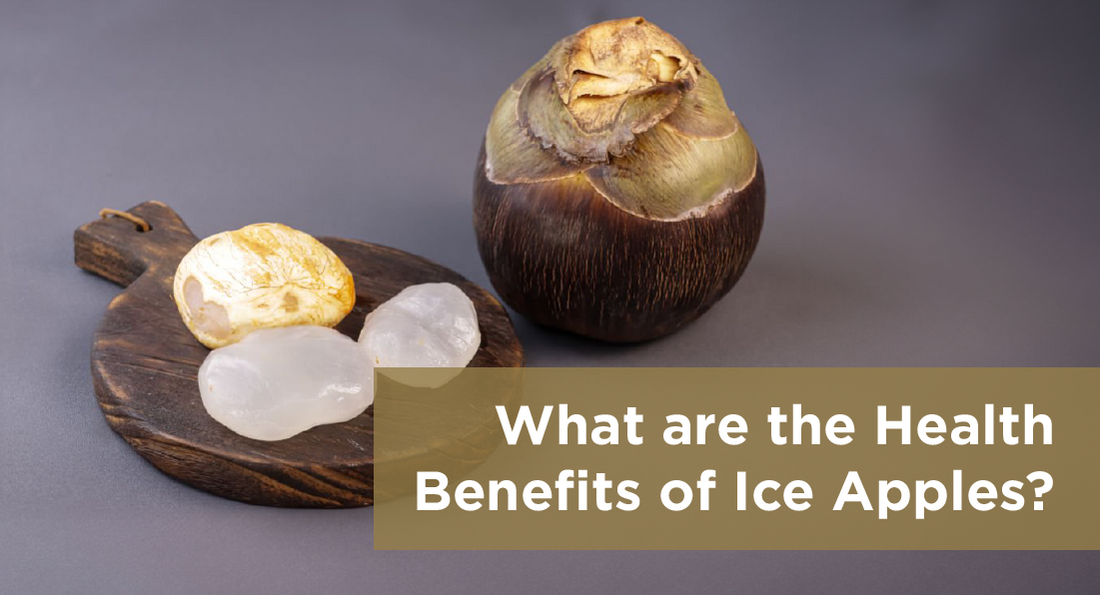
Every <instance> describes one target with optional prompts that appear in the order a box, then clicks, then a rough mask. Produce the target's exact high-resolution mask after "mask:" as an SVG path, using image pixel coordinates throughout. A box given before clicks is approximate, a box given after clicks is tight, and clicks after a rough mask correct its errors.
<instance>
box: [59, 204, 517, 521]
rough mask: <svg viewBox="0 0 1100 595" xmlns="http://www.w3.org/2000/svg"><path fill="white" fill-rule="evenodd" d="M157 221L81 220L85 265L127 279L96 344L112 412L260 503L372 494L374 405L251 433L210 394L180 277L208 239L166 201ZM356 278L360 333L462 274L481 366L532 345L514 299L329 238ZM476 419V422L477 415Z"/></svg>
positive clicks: (346, 501) (184, 475)
mask: <svg viewBox="0 0 1100 595" xmlns="http://www.w3.org/2000/svg"><path fill="white" fill-rule="evenodd" d="M129 212H130V213H133V214H134V215H137V216H139V217H141V218H143V219H145V220H146V221H148V222H149V223H150V224H151V226H152V229H151V230H150V231H148V232H144V233H142V232H139V231H138V230H137V229H136V227H135V225H134V224H133V223H130V222H128V221H125V220H123V219H120V218H109V219H103V220H98V221H94V222H92V223H89V224H87V225H84V226H83V227H81V228H79V229H77V230H76V232H75V234H74V245H75V254H76V264H77V266H79V267H81V268H83V269H85V270H88V271H90V272H92V273H95V274H97V275H100V276H102V277H105V278H107V279H110V280H111V281H114V282H116V283H118V284H120V285H123V286H126V289H125V290H124V291H123V292H122V293H121V294H119V295H118V297H116V298H115V299H114V300H113V301H112V302H111V304H110V306H108V308H107V312H106V314H105V315H104V317H103V320H102V322H101V323H100V326H99V329H98V330H97V331H96V333H95V338H94V340H93V345H92V378H93V382H94V386H95V394H96V397H97V399H98V401H99V404H100V407H101V408H102V409H103V413H104V415H105V416H106V418H107V422H108V424H110V426H111V428H112V429H113V430H114V431H115V432H117V433H118V434H119V435H120V436H122V437H123V438H124V439H126V441H127V442H129V443H130V445H132V446H133V447H134V449H135V450H137V452H139V453H140V454H141V455H142V456H143V457H145V459H147V460H148V461H149V462H150V463H152V464H153V465H154V466H156V467H157V468H158V469H160V470H161V471H163V472H164V473H166V474H168V475H170V476H172V477H174V478H176V479H178V480H180V481H182V482H184V483H187V484H190V485H192V486H195V487H197V488H199V489H202V490H206V491H208V492H211V493H213V494H217V495H219V496H224V497H226V498H232V499H234V500H240V501H242V502H248V503H252V504H264V505H272V506H300V507H322V508H341V507H353V506H365V505H369V504H371V503H372V501H373V487H374V486H373V478H374V465H373V460H374V459H373V449H374V417H373V416H374V409H373V407H371V408H370V409H368V410H367V411H366V412H365V413H364V414H363V415H360V416H359V417H357V418H355V419H353V420H351V421H348V422H345V423H340V424H331V425H325V426H318V427H315V428H312V429H310V430H307V431H306V432H303V433H301V434H299V435H297V436H294V437H292V438H290V439H288V440H283V441H278V442H261V441H257V440H251V439H248V438H244V437H242V436H240V435H238V434H235V433H233V432H232V431H230V430H229V429H227V428H225V427H224V426H222V425H221V424H219V423H218V422H216V421H214V419H213V418H211V417H210V416H209V415H208V414H207V413H206V410H205V409H204V408H203V406H202V401H201V398H200V396H199V389H198V382H197V374H198V368H199V365H200V364H202V361H203V359H204V358H205V357H206V355H207V353H209V350H207V349H206V348H205V347H203V346H202V345H201V344H200V343H199V342H198V341H196V340H195V338H194V337H193V336H192V335H191V333H190V332H189V331H188V330H187V328H186V327H185V326H184V324H183V321H182V320H181V319H180V317H179V313H178V312H177V310H176V306H175V304H174V302H173V301H172V291H171V285H172V277H173V275H174V274H175V269H176V265H177V264H178V262H179V260H180V258H182V257H183V255H184V254H186V253H187V251H188V250H189V249H190V248H191V246H192V245H194V244H195V242H197V241H198V239H197V238H196V237H195V235H194V234H192V233H191V230H190V229H188V227H187V226H186V225H185V224H184V223H183V221H182V220H181V219H180V217H179V216H178V215H176V213H175V212H174V211H172V209H170V208H169V207H168V206H167V205H164V204H163V203H159V202H146V203H143V204H141V205H138V206H136V207H134V208H133V209H130V210H129ZM319 239H320V240H321V241H322V242H324V243H325V244H326V245H327V246H329V247H330V248H331V249H332V250H333V251H334V252H336V254H337V255H339V256H340V258H341V259H342V260H343V261H344V262H345V263H346V264H347V266H348V268H349V269H350V270H351V272H352V275H353V276H354V278H355V289H356V305H355V309H354V310H353V311H352V313H351V314H349V315H348V317H347V318H345V319H344V321H343V322H341V323H340V324H339V325H338V326H337V329H339V330H340V331H341V332H343V333H345V334H347V335H349V336H352V337H356V336H357V335H358V331H359V329H360V328H362V325H363V319H364V317H365V316H366V314H367V313H368V312H370V311H371V310H372V309H373V308H375V307H376V306H378V305H379V304H381V303H382V302H383V301H385V300H387V299H389V298H390V297H392V296H393V295H395V294H396V293H398V292H399V291H400V290H401V289H403V288H405V287H407V286H408V285H412V284H415V283H426V282H441V281H446V282H450V283H454V284H455V285H457V286H458V287H460V288H462V290H463V291H464V292H465V293H466V294H467V295H468V296H469V297H470V298H471V299H472V300H473V301H474V304H475V306H476V308H477V311H478V322H479V324H480V327H481V334H482V344H481V348H480V350H479V351H478V353H477V355H476V356H475V358H474V360H473V361H472V362H471V364H470V365H471V366H496V367H519V366H522V365H523V350H522V348H521V346H520V343H519V340H518V339H517V338H516V335H515V332H514V330H513V328H512V323H511V320H510V319H509V318H508V314H507V313H506V312H505V310H504V308H503V307H502V306H501V305H500V303H499V302H497V301H496V300H495V299H494V298H493V297H492V296H491V295H489V294H488V293H487V292H486V291H485V290H483V289H481V288H480V287H478V286H477V285H474V284H473V283H471V282H469V281H467V280H466V279H464V278H463V277H462V276H460V275H459V274H458V273H455V272H454V271H451V270H450V269H447V268H446V267H443V266H441V265H438V264H435V263H433V262H431V261H429V260H426V259H424V258H420V257H418V256H414V255H411V254H408V253H406V252H402V251H400V250H395V249H393V248H387V247H384V246H378V245H375V244H369V243H365V242H358V241H352V240H344V239H339V238H319ZM471 427H477V424H472V425H471Z"/></svg>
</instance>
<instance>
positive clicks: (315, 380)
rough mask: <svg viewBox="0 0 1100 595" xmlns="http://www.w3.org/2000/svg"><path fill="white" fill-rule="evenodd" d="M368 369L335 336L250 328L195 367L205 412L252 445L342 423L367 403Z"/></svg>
mask: <svg viewBox="0 0 1100 595" xmlns="http://www.w3.org/2000/svg"><path fill="white" fill-rule="evenodd" d="M373 372H374V370H373V367H372V366H371V363H370V360H369V359H367V358H365V357H363V351H362V349H361V348H360V347H359V346H358V345H356V343H355V341H353V340H352V339H351V338H349V337H346V336H344V335H342V334H340V332H339V331H336V330H333V329H331V328H326V327H321V326H292V327H284V328H273V329H259V330H255V331H252V332H251V333H249V334H248V335H247V336H245V337H244V338H243V339H241V340H240V341H239V342H237V343H234V344H233V345H229V346H226V347H221V348H218V349H215V350H214V351H212V352H211V353H210V354H209V355H208V356H207V357H206V361H204V362H203V364H202V366H201V367H200V368H199V392H200V393H201V394H202V404H203V406H205V407H206V411H207V412H209V413H210V415H211V416H212V417H213V418H214V419H216V420H217V421H219V422H220V423H222V424H223V425H225V426H226V427H228V428H229V429H230V430H233V431H234V432H236V433H238V434H241V435H242V436H246V437H248V438H254V439H256V440H283V439H285V438H290V437H291V436H294V435H295V434H298V433H300V432H303V431H305V430H308V429H309V428H312V427H313V426H317V425H320V424H329V423H337V422H342V421H347V420H349V419H352V418H353V417H356V416H357V415H359V414H361V413H363V411H365V410H366V409H367V407H368V406H369V405H370V404H371V403H372V402H373V401H374V378H373Z"/></svg>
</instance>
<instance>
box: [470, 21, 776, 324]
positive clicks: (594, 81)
mask: <svg viewBox="0 0 1100 595" xmlns="http://www.w3.org/2000/svg"><path fill="white" fill-rule="evenodd" d="M763 213H764V178H763V171H762V169H761V166H760V159H759V155H758V154H757V151H756V148H755V146H754V145H753V142H752V140H751V139H750V138H749V136H748V134H747V132H746V131H745V129H744V127H743V126H742V125H741V122H740V120H739V119H738V118H737V117H736V116H735V115H734V114H733V112H732V111H730V109H729V108H728V107H727V105H726V101H725V98H724V96H723V94H722V90H721V87H720V86H719V85H718V82H717V81H716V80H715V79H714V77H713V76H712V75H711V74H710V72H709V71H707V70H706V68H704V67H703V65H702V63H701V62H700V61H699V60H698V59H697V58H696V57H695V56H693V55H692V54H691V53H690V52H689V51H688V50H687V48H685V47H684V46H683V45H682V44H681V43H680V42H679V41H678V40H676V38H674V37H672V36H671V35H669V34H668V33H666V32H664V31H662V30H661V29H659V28H657V27H656V26H655V25H653V24H651V23H648V22H646V21H645V20H644V19H641V18H632V19H621V20H617V21H608V22H605V23H599V24H596V25H593V26H591V27H589V28H587V29H584V30H582V31H580V32H578V33H577V34H575V35H572V36H569V37H567V38H565V39H563V40H562V41H560V42H558V44H556V45H555V46H554V47H553V48H552V49H551V50H550V52H549V53H548V54H547V55H546V56H545V57H544V58H543V59H542V60H540V61H539V62H538V63H536V64H535V65H534V66H532V67H531V68H530V69H529V70H528V71H527V72H526V73H524V74H523V75H522V76H521V77H520V78H519V79H518V80H517V81H516V82H515V83H513V84H512V85H511V86H510V87H509V88H508V89H507V90H506V91H505V92H504V94H503V95H502V96H501V98H500V100H499V101H498V102H497V106H496V109H495V110H494V111H493V115H492V118H491V119H490V122H489V126H488V129H487V131H486V137H485V142H484V144H483V146H482V150H481V154H480V156H479V159H478V164H477V172H476V179H475V188H474V225H475V229H476V232H477V237H478V248H479V250H480V253H481V257H482V260H483V262H484V263H485V266H486V268H487V269H488V272H489V277H490V279H491V281H492V283H493V286H494V287H495V288H496V289H497V291H498V292H499V293H500V295H501V297H502V298H503V299H504V301H506V302H507V303H508V304H509V305H510V306H512V307H513V308H515V309H516V310H517V311H519V312H520V313H522V314H524V315H526V316H528V317H530V318H533V319H534V320H535V321H537V322H540V323H542V324H546V325H549V326H553V327H558V328H563V329H566V330H570V331H573V332H577V333H580V334H582V335H587V336H591V337H595V338H599V339H604V340H609V341H639V340H645V339H650V338H654V337H658V336H661V335H664V334H667V333H670V332H672V331H674V330H676V329H678V328H680V327H681V326H683V325H684V324H686V323H687V322H690V321H691V320H694V319H695V318H696V317H698V316H699V315H700V314H702V313H703V312H705V311H706V310H707V309H708V308H709V307H710V306H711V305H713V303H714V302H715V301H717V300H718V299H719V298H721V297H722V296H723V295H725V294H726V293H727V292H728V291H729V289H730V288H731V287H732V286H733V284H734V283H735V282H736V281H737V280H738V278H739V277H740V275H741V273H742V272H743V271H744V269H745V267H746V265H747V264H748V261H749V258H750V257H751V256H752V254H753V251H754V250H755V248H756V244H757V240H758V238H759V235H760V230H761V227H762V224H763Z"/></svg>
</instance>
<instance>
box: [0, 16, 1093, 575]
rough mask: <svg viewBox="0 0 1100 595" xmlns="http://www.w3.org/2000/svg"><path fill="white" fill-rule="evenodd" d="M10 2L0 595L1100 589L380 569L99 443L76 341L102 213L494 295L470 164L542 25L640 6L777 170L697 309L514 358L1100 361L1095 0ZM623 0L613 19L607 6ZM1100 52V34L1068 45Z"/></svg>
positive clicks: (839, 567) (638, 557)
mask: <svg viewBox="0 0 1100 595" xmlns="http://www.w3.org/2000/svg"><path fill="white" fill-rule="evenodd" d="M496 4H499V6H496V7H493V6H492V5H489V4H482V5H477V6H472V7H469V6H467V7H460V6H457V5H446V6H440V7H436V8H434V9H431V8H429V6H427V5H424V4H421V3H417V2H409V1H404V2H400V3H398V5H397V6H369V5H367V4H366V3H350V2H349V3H321V2H301V3H298V4H287V3H271V2H255V3H244V2H185V1H180V2H164V1H160V2H150V1H145V0H141V1H138V0H133V1H129V2H127V1H110V2H96V3H92V2H70V3H58V2H38V1H35V0H27V1H17V2H12V1H5V0H0V200H2V201H3V211H2V213H0V279H2V281H0V283H2V285H0V304H3V306H2V307H0V329H2V331H3V339H4V343H3V348H2V349H3V352H2V353H3V355H2V357H0V397H2V398H0V592H4V593H7V592H50V593H64V592H73V593H97V592H112V593H130V592H132V593H147V592H166V593H214V592H266V593H306V592H318V593H321V592H348V591H359V592H367V591H369V592H409V593H424V592H448V591H453V592H470V593H474V592H484V591H486V590H488V591H490V592H519V591H520V590H522V591H524V592H531V593H538V592H547V593H551V592H600V591H604V592H612V591H620V590H621V591H627V592H636V593H647V592H654V593H656V592H682V591H691V592H707V591H716V592H728V591H730V590H731V589H732V588H733V587H737V591H741V592H754V593H755V592H759V593H791V592H799V591H801V592H828V593H883V592H893V593H922V594H923V593H930V592H931V593H994V592H995V593H1007V592H1017V593H1040V592H1042V593H1071V592H1073V593H1085V592H1091V593H1095V592H1100V565H1098V561H1100V557H1098V556H1096V555H1093V554H1091V553H1007V552H1000V553H998V552H970V553H964V552H960V553H951V552H945V553H904V552H897V553H889V552H884V553H859V552H854V553H852V552H836V553H828V552H823V553H812V552H811V553H804V552H790V553H782V552H779V553H768V552H755V553H754V552H743V553H738V552H732V553H726V552H713V553H614V552H609V553H595V554H592V553H552V552H551V553H518V552H513V553H508V552H495V553H494V552H474V553H439V552H423V553H387V552H374V551H372V550H371V519H372V517H371V514H372V513H371V511H370V510H369V509H368V510H358V511H293V510H273V509H264V508H256V507H249V506H245V505H241V504H236V503H233V502H228V501H224V500H220V499H217V498H214V497H212V496H207V495H205V494H203V493H200V492H197V491H195V490H192V489H190V488H187V487H185V486H182V485H179V484H177V483H174V482H172V481H171V480H169V479H167V478H165V477H164V476H162V475H160V474H159V473H157V472H156V471H155V470H153V469H152V468H151V467H150V466H148V465H147V464H146V463H144V462H143V461H142V460H141V459H140V458H139V457H138V456H137V455H136V454H135V453H134V452H132V451H131V450H130V449H129V448H128V447H127V446H126V445H125V444H124V443H123V442H122V441H121V440H120V439H118V438H117V437H116V436H115V435H113V434H112V433H111V432H110V430H109V429H108V428H107V425H106V424H105V423H104V421H103V418H102V416H101V414H100V412H99V410H98V408H97V407H96V405H95V402H94V399H93V398H92V393H91V379H90V377H89V372H88V348H89V343H90V339H91V335H92V332H93V329H94V328H95V325H96V324H97V322H98V320H99V317H100V315H101V313H102V312H103V309H104V307H105V306H106V305H107V302H108V301H109V300H110V299H111V298H112V297H113V296H114V295H115V294H116V293H117V289H116V288H115V287H114V286H112V285H111V284H109V283H107V282H105V281H102V280H100V279H97V278H94V277H92V276H90V275H87V274H84V273H82V272H80V271H78V270H77V269H75V268H74V267H73V266H72V264H71V259H72V256H71V250H72V247H71V236H70V234H71V232H72V230H73V229H74V228H76V227H77V226H79V225H80V224H82V223H84V222H86V221H88V220H90V219H91V218H93V217H94V216H95V213H96V212H97V210H98V209H99V208H100V207H104V206H111V207H118V208H126V207H129V206H132V205H133V204H136V203H137V202H140V201H142V200H146V199H149V198H160V199H163V200H165V201H167V202H169V203H170V204H171V205H173V206H174V207H175V208H176V209H177V210H178V211H179V212H180V213H181V214H182V215H183V216H184V218H185V219H186V220H187V221H188V222H189V223H190V224H191V226H192V227H193V228H194V229H195V231H196V232H197V233H199V234H200V235H203V234H209V233H213V232H216V231H220V230H224V229H229V228H235V227H238V226H241V225H244V224H247V223H251V222H255V221H265V220H274V221H281V222H285V223H288V224H291V225H294V226H296V227H299V228H302V229H305V230H308V231H310V232H313V233H316V234H324V235H340V236H347V237H353V238H362V239H366V240H370V241H374V242H379V243H384V244H390V245H393V246H397V247H400V248H403V249H406V250H410V251H412V252H416V253H419V254H422V255H424V256H427V257H430V258H433V259H435V260H437V261H439V262H441V263H443V264H446V265H448V266H450V267H452V268H454V269H456V270H458V271H460V272H461V273H463V274H465V275H466V276H468V277H470V278H471V279H473V280H475V281H477V282H480V283H483V284H484V283H486V277H485V274H484V271H483V270H482V268H481V265H480V263H479V261H478V258H477V254H476V250H475V247H474V241H473V234H472V231H471V227H470V223H469V220H470V214H469V211H470V205H469V203H470V196H469V195H470V187H471V182H472V168H473V162H474V158H475V155H476V151H477V145H478V143H479V141H480V137H481V134H482V131H483V129H484V125H485V123H486V121H487V119H488V116H489V112H490V110H491V108H492V105H493V103H494V101H495V100H496V97H497V95H498V94H499V93H500V92H501V91H502V90H503V88H504V87H505V85H507V84H508V83H509V82H510V81H511V80H512V79H513V78H514V77H515V76H517V75H518V74H519V73H520V72H522V71H523V70H524V69H525V68H526V67H527V66H528V65H529V64H530V63H531V62H533V61H534V60H536V59H537V58H538V57H539V56H540V55H541V53H542V52H543V51H544V50H545V49H546V48H548V47H549V46H550V44H551V43H552V42H553V41H555V40H556V39H557V38H559V37H561V36H563V35H565V34H567V33H570V32H572V31H574V30H576V29H578V28H580V27H581V26H583V25H584V24H586V23H588V22H590V21H594V20H599V19H603V18H608V17H614V16H628V15H629V14H631V13H639V14H643V15H645V16H647V17H649V18H650V19H652V20H654V21H655V22H657V23H658V24H660V25H662V26H663V27H665V28H666V29H668V30H669V31H671V32H673V33H674V34H676V35H678V36H679V37H681V38H682V39H683V40H684V41H685V42H686V43H687V44H688V45H689V46H690V47H691V48H692V49H693V50H694V51H695V52H696V53H697V54H698V55H699V56H700V57H702V58H703V59H704V61H705V62H706V64H707V66H708V67H709V68H710V70H712V71H713V72H715V74H716V75H717V76H718V78H719V80H720V81H722V83H723V85H724V88H725V90H726V95H727V97H728V98H730V100H731V102H732V104H733V106H734V107H735V108H736V109H737V111H738V113H739V114H740V115H741V117H742V118H743V120H744V121H745V122H746V123H747V125H748V126H749V127H750V130H751V131H752V133H753V136H754V138H755V140H756V142H757V144H758V146H759V148H760V150H761V152H762V154H763V157H764V163H765V165H766V167H767V174H768V189H769V196H768V200H769V204H768V216H767V221H766V224H765V234H764V238H763V241H762V244H761V246H760V249H759V251H758V253H757V256H756V258H755V260H754V262H753V263H752V265H751V266H750V267H749V270H748V272H747V274H746V275H745V277H744V279H743V280H742V281H741V283H740V284H739V285H738V287H737V288H736V289H735V290H734V292H733V293H732V294H731V295H730V296H729V297H728V298H726V299H725V300H724V301H722V302H721V303H720V304H719V305H718V306H717V307H716V308H715V309H714V310H713V311H712V312H711V313H710V314H708V315H707V316H706V317H705V318H704V319H703V322H702V323H699V324H695V325H693V326H691V327H689V328H687V329H686V330H684V331H683V332H681V333H680V334H678V335H676V336H673V337H669V338H667V339H665V340H661V341H657V342H653V343H649V344H645V345H640V346H636V347H625V348H624V347H609V346H604V345H597V344H593V343H589V342H586V341H582V340H578V339H574V338H570V337H566V336H562V335H558V334H552V333H548V332H545V331H543V330H540V329H538V328H535V327H533V326H531V325H529V324H527V323H525V322H523V321H517V327H518V330H519V333H520V335H521V339H522V340H523V342H524V344H525V345H526V347H527V349H528V355H529V358H530V363H531V364H532V365H542V366H545V365H598V366H608V365H624V366H641V365H670V366H685V365H699V366H747V365H764V366H834V365H848V366H883V365H890V366H1096V365H1097V364H1098V363H1100V341H1098V337H1097V334H1098V329H1100V309H1098V308H1097V307H1096V305H1097V304H1100V260H1098V258H1097V257H1098V256H1100V249H1098V248H1100V245H1098V244H1100V242H1098V240H1097V236H1096V233H1095V229H1096V225H1097V222H1098V221H1100V201H1097V200H1096V198H1097V191H1096V182H1095V169H1096V166H1095V164H1094V162H1095V159H1096V156H1097V154H1098V151H1097V149H1098V148H1100V147H1098V146H1097V144H1098V143H1097V138H1098V133H1100V130H1098V128H1100V126H1098V118H1097V117H1096V112H1095V106H1097V105H1100V97H1098V95H1100V93H1098V88H1097V85H1096V81H1095V79H1096V76H1095V63H1094V62H1095V60H1094V58H1095V56H1097V55H1100V47H1097V46H1098V45H1100V44H1098V43H1097V41H1096V35H1095V23H1096V22H1097V20H1096V15H1095V14H1087V13H1088V11H1089V10H1090V9H1088V8H1084V7H1085V4H1084V3H1081V6H1079V7H1074V6H1072V5H1068V4H1066V5H1059V4H1058V3H1055V2H1037V3H1035V5H1036V6H1035V7H1034V8H1025V7H1022V6H1021V7H1013V8H1009V7H1008V3H1003V2H989V3H965V4H964V3H953V2H925V1H922V2H906V3H894V4H893V5H890V6H887V3H883V2H870V1H868V2H864V3H851V2H848V3H832V2H830V3H824V2H822V3H813V2H806V3H804V4H803V5H796V4H794V3H787V2H776V1H775V0H760V1H747V0H745V1H738V2H711V3H706V2H691V3H689V2H683V1H679V2H656V1H647V2H635V3H628V2H625V1H623V2H614V1H601V2H584V1H577V2H570V3H552V2H544V3H541V5H538V6H536V5H530V6H524V5H521V4H519V3H512V2H505V1H503V0H502V1H501V2H499V3H496ZM624 7H625V8H624ZM1090 38H1091V39H1090Z"/></svg>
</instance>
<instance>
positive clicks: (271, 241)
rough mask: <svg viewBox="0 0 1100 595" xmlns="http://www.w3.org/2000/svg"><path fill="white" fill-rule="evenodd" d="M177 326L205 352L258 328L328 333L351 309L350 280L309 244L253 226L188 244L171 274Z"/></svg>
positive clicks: (292, 233)
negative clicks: (183, 326)
mask: <svg viewBox="0 0 1100 595" xmlns="http://www.w3.org/2000/svg"><path fill="white" fill-rule="evenodd" d="M172 291H173V297H174V298H175V301H176V306H177V307H178V308H179V312H180V316H182V317H183V322H184V323H185V324H186V325H187V328H188V329H190V330H191V333H192V334H194V335H195V338H196V339H198V340H199V342H201V343H202V344H203V345H206V346H207V347H210V348H211V349H213V348H217V347H222V346H224V345H229V344H231V343H235V342H237V341H239V340H241V339H242V338H244V337H245V335H247V334H248V333H250V332H252V331H254V330H256V329H261V328H274V327H283V326H294V325H301V324H311V325H319V326H328V327H331V326H334V325H336V323H338V322H340V320H342V319H343V318H344V316H346V315H347V314H348V312H350V311H351V309H352V307H353V306H354V305H355V284H354V281H353V280H352V277H351V272H350V271H349V270H348V268H347V267H346V266H344V263H343V262H341V261H340V258H339V257H338V256H336V254H335V253H334V252H333V251H332V250H330V249H329V248H328V247H326V246H325V245H324V244H322V243H321V242H319V241H317V240H316V239H315V238H314V237H313V236H310V235H309V234H307V233H304V232H301V231H298V230H295V229H292V228H290V227H287V226H285V225H281V224H278V223H257V224H255V225H249V226H247V227H243V228H241V229H238V230H236V231H227V232H223V233H219V234H215V235H212V236H210V237H208V238H206V239H204V240H202V241H200V242H199V243H198V244H196V245H195V246H194V247H193V248H192V249H191V251H190V252H188V253H187V255H186V256H184V257H183V260H181V261H180V264H179V267H178V268H177V269H176V276H175V279H174V282H173V287H172Z"/></svg>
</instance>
